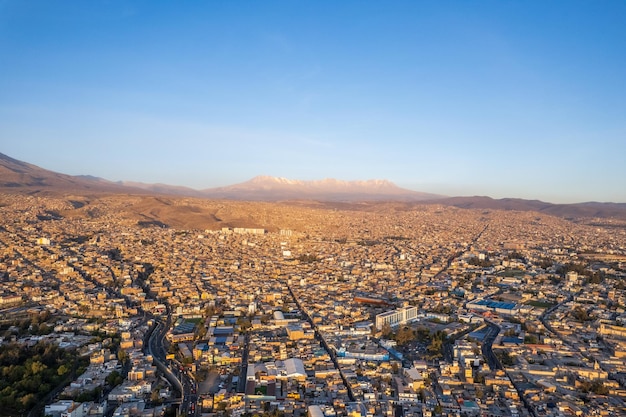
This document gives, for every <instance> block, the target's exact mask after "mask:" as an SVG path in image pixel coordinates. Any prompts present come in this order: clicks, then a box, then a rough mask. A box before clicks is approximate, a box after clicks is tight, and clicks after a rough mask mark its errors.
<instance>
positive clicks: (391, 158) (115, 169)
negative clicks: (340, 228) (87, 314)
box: [0, 0, 626, 203]
mask: <svg viewBox="0 0 626 417" xmlns="http://www.w3.org/2000/svg"><path fill="white" fill-rule="evenodd" d="M624 22H626V2H625V1H622V0H619V1H610V0H606V1H591V0H587V1H576V0H567V1H557V0H555V1H543V0H541V1H521V0H520V1H508V0H498V1H480V0H477V1H466V0H462V1H445V0H443V1H415V0H412V1H365V0H360V1H324V0H311V1H305V0H302V1H272V0H266V1H265V0H264V1H217V0H216V1H197V2H196V1H190V2H165V1H115V0H112V1H98V0H94V1H62V2H51V1H47V0H46V1H28V0H0V152H1V153H4V154H6V155H8V156H11V157H13V158H16V159H19V160H22V161H25V162H29V163H32V164H35V165H38V166H40V167H42V168H46V169H50V170H53V171H57V172H62V173H65V174H70V175H94V176H98V177H102V178H106V179H108V180H112V181H118V180H127V181H141V182H146V183H166V184H172V185H184V186H189V187H193V188H196V189H204V188H211V187H216V186H224V185H230V184H234V183H239V182H243V181H246V180H248V179H250V178H252V177H254V176H257V175H272V176H279V177H286V178H290V179H300V180H313V179H323V178H337V179H342V180H366V179H387V180H390V181H392V182H394V183H396V184H397V185H399V186H401V187H404V188H409V189H412V190H417V191H424V192H432V193H438V194H444V195H451V196H454V195H467V196H469V195H488V196H491V197H494V198H503V197H517V198H528V199H540V200H544V201H549V202H555V203H570V202H582V201H613V202H626V24H624Z"/></svg>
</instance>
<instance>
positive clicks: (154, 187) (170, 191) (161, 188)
mask: <svg viewBox="0 0 626 417" xmlns="http://www.w3.org/2000/svg"><path fill="white" fill-rule="evenodd" d="M116 184H119V185H123V186H125V187H133V188H139V189H142V190H145V191H149V192H151V193H154V194H167V195H178V196H184V197H204V195H203V193H202V191H198V190H195V189H193V188H189V187H183V186H180V185H168V184H160V183H156V184H146V183H144V182H135V181H118V182H116Z"/></svg>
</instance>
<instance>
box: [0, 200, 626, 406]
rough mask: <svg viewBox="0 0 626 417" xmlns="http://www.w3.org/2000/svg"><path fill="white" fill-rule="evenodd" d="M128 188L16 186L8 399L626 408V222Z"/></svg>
mask: <svg viewBox="0 0 626 417" xmlns="http://www.w3.org/2000/svg"><path fill="white" fill-rule="evenodd" d="M129 199H130V197H129ZM129 199H121V198H109V199H107V198H100V199H97V200H93V201H91V202H89V203H85V202H81V201H79V200H80V199H72V198H71V197H36V196H28V195H19V194H3V195H1V197H0V218H1V219H2V221H1V223H0V224H1V227H0V306H1V310H0V326H1V327H0V369H1V372H2V378H0V410H1V411H0V415H2V416H18V415H19V416H29V417H35V416H51V417H82V416H94V417H97V416H111V415H112V416H128V417H156V416H177V415H185V416H201V415H207V416H208V415H210V416H216V417H217V416H220V417H221V416H232V417H240V416H241V417H243V416H246V417H247V416H255V417H258V416H305V415H306V416H311V417H322V416H326V417H335V416H337V417H339V416H349V417H374V416H389V417H420V416H502V417H505V416H506V417H508V416H570V415H571V416H574V415H576V416H593V415H598V416H600V415H606V416H613V415H626V327H625V326H624V324H625V323H624V322H625V321H626V314H625V306H626V291H625V289H626V285H625V284H624V279H625V278H626V227H625V226H626V224H625V223H624V222H623V221H619V220H608V219H584V220H582V219H564V218H558V217H553V216H548V215H544V214H539V213H536V212H530V211H527V212H520V211H499V210H479V209H471V210H470V209H460V208H455V207H444V206H437V205H423V206H421V205H416V206H412V207H410V208H405V209H402V210H400V209H397V208H396V209H394V208H393V207H392V206H385V205H384V204H381V205H380V206H377V207H378V208H376V209H368V210H357V209H353V208H352V209H351V208H349V207H345V208H328V207H315V206H314V205H311V206H306V205H287V204H280V203H243V202H240V203H234V202H228V201H218V200H196V199H184V198H181V199H179V200H178V201H179V203H178V204H180V205H183V206H184V205H195V206H202V205H206V206H214V207H218V208H219V209H220V210H224V211H228V210H243V212H245V211H246V210H248V211H249V213H254V214H253V215H252V214H251V215H250V217H249V218H247V219H246V218H244V216H243V215H242V220H241V221H240V223H239V224H237V225H231V226H228V227H222V228H214V229H211V230H193V229H184V228H173V227H166V225H164V224H159V223H158V222H150V221H145V222H142V221H139V222H137V221H130V220H128V218H127V217H124V216H123V215H122V213H123V212H124V210H126V209H127V208H128V207H127V206H128V204H129V203H128V201H129Z"/></svg>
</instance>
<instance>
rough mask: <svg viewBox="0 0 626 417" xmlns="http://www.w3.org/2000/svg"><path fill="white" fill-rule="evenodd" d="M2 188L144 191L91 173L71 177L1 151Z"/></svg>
mask: <svg viewBox="0 0 626 417" xmlns="http://www.w3.org/2000/svg"><path fill="white" fill-rule="evenodd" d="M0 191H2V192H8V193H28V194H37V193H44V194H46V193H58V192H72V193H78V192H84V193H121V192H125V193H129V192H133V193H137V192H143V191H142V190H138V189H134V188H130V187H124V186H121V185H118V184H115V183H113V182H111V181H107V180H105V179H102V178H97V177H93V176H88V175H82V176H72V175H66V174H60V173H58V172H53V171H49V170H47V169H43V168H40V167H38V166H36V165H32V164H29V163H26V162H22V161H19V160H17V159H13V158H11V157H9V156H7V155H4V154H2V153H0Z"/></svg>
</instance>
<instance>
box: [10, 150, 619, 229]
mask: <svg viewBox="0 0 626 417" xmlns="http://www.w3.org/2000/svg"><path fill="white" fill-rule="evenodd" d="M0 192H5V193H26V194H43V195H45V194H55V193H57V194H58V193H64V194H68V193H72V194H80V193H82V194H84V195H91V194H127V195H128V194H138V195H155V194H159V195H169V196H177V197H195V198H206V199H227V200H239V201H246V200H250V201H266V202H272V201H307V200H308V201H318V202H321V203H324V202H327V203H329V204H330V205H332V204H333V203H347V205H346V207H349V206H353V205H350V203H358V202H368V201H369V202H372V203H374V204H376V203H382V202H397V203H400V204H403V205H406V207H413V206H414V205H417V204H439V205H443V206H454V207H458V208H461V209H493V210H516V211H533V212H539V213H545V214H549V215H553V216H558V217H563V218H570V219H571V218H583V217H584V218H619V219H626V203H614V202H596V201H587V202H582V203H574V204H553V203H548V202H544V201H540V200H525V199H521V198H502V199H494V198H491V197H488V196H473V197H468V196H456V197H446V196H441V195H437V194H429V193H420V192H418V191H412V190H407V189H404V188H401V187H398V186H396V185H395V184H394V183H393V182H391V181H388V180H357V181H345V180H337V179H333V178H325V179H322V180H308V181H307V180H291V179H287V178H283V177H270V176H267V175H260V176H257V177H254V178H252V179H250V180H248V181H245V182H242V183H239V184H234V185H230V186H226V187H217V188H208V189H204V190H195V189H193V188H189V187H183V186H173V185H168V184H145V183H140V182H131V181H119V182H112V181H109V180H106V179H103V178H99V177H95V176H92V175H77V176H72V175H67V174H62V173H57V172H54V171H49V170H46V169H44V168H40V167H38V166H36V165H33V164H29V163H27V162H23V161H20V160H17V159H14V158H11V157H9V156H7V155H4V154H2V153H0ZM353 207H354V206H353Z"/></svg>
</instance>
